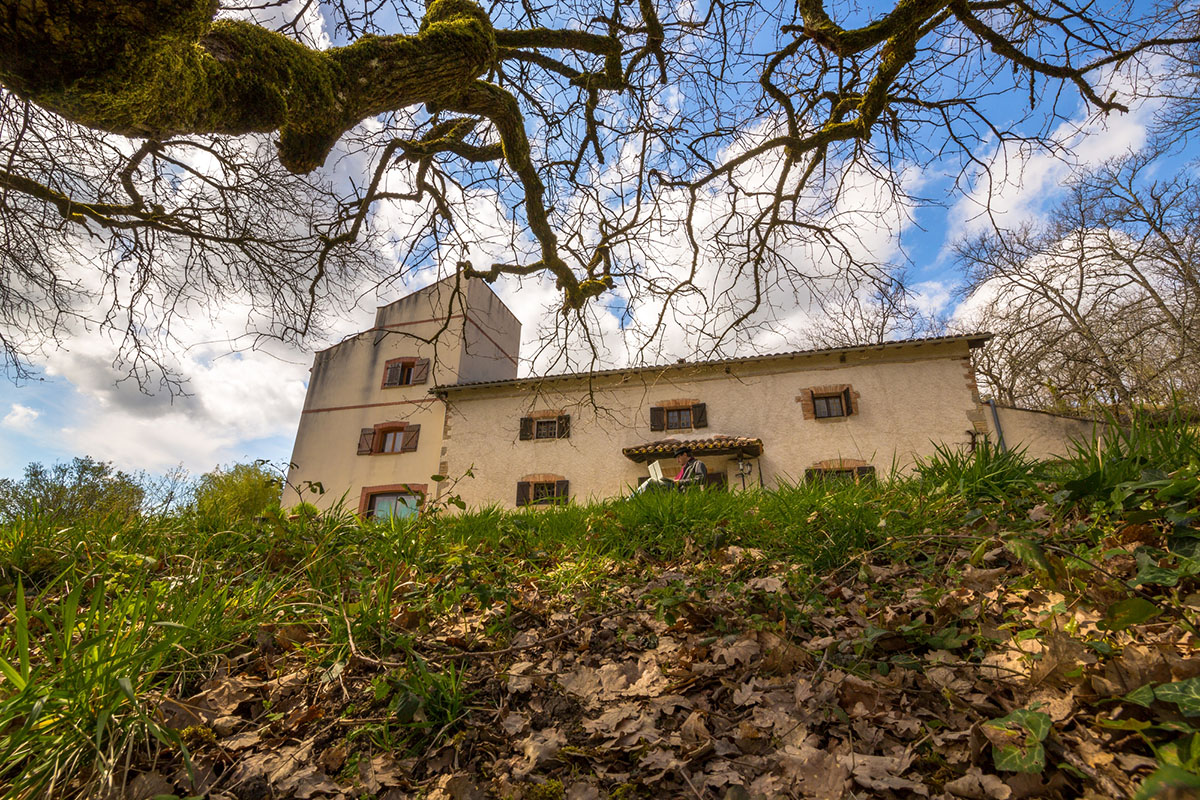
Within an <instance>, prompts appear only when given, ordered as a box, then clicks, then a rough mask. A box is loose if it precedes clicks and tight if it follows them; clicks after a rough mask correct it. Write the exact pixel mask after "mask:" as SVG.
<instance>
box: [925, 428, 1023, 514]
mask: <svg viewBox="0 0 1200 800" xmlns="http://www.w3.org/2000/svg"><path fill="white" fill-rule="evenodd" d="M934 449H935V453H934V455H932V456H930V457H929V458H918V459H917V463H916V471H917V474H918V475H919V476H920V478H921V480H922V481H923V482H924V483H925V484H926V485H927V486H929V487H931V488H933V489H934V490H935V491H940V492H945V493H949V494H955V495H960V496H962V497H963V498H964V499H966V500H967V501H968V502H974V501H977V500H985V499H987V500H996V499H999V498H1002V497H1004V496H1006V495H1009V494H1011V493H1012V492H1013V491H1014V490H1015V489H1019V488H1021V487H1030V486H1033V485H1034V483H1035V482H1036V481H1037V479H1038V474H1037V462H1035V461H1034V460H1033V459H1032V458H1030V457H1029V456H1028V454H1026V452H1025V450H1024V449H1023V448H1018V449H1015V450H1010V449H1005V448H1002V447H1000V446H999V445H998V444H995V443H994V442H992V441H991V439H988V438H986V437H985V438H984V439H982V440H981V441H980V442H979V443H978V444H977V445H976V446H975V447H974V448H973V449H971V450H963V449H959V448H956V447H951V446H948V445H944V444H938V445H936V446H935V448H934Z"/></svg>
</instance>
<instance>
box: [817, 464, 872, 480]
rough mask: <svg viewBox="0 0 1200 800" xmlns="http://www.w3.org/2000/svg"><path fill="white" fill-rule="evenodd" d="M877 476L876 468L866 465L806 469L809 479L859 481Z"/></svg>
mask: <svg viewBox="0 0 1200 800" xmlns="http://www.w3.org/2000/svg"><path fill="white" fill-rule="evenodd" d="M874 477H875V468H874V467H871V466H865V467H830V468H823V469H822V468H812V469H806V470H804V479H805V480H807V481H858V480H871V479H873V478H874Z"/></svg>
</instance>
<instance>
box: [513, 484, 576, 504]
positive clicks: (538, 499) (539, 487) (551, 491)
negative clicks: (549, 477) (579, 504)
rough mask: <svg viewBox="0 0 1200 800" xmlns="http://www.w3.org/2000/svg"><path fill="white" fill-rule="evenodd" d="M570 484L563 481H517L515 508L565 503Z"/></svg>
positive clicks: (568, 494)
mask: <svg viewBox="0 0 1200 800" xmlns="http://www.w3.org/2000/svg"><path fill="white" fill-rule="evenodd" d="M570 488H571V484H570V482H568V481H565V480H556V481H518V482H517V506H518V507H520V506H528V505H537V506H548V505H556V504H558V503H565V502H567V498H568V497H570V494H571V491H570Z"/></svg>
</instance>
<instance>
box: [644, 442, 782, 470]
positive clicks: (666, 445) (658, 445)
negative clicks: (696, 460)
mask: <svg viewBox="0 0 1200 800" xmlns="http://www.w3.org/2000/svg"><path fill="white" fill-rule="evenodd" d="M684 445H686V446H687V447H689V448H691V450H692V454H693V455H695V456H697V457H700V456H738V457H739V458H757V457H758V456H761V455H762V451H763V443H762V439H750V438H747V437H745V436H711V437H709V438H707V439H662V440H660V441H657V442H646V443H645V444H637V445H634V446H633V447H625V448H622V450H621V452H622V453H624V454H625V457H626V458H628V459H629V460H630V461H635V462H637V463H639V464H644V463H646V462H648V461H658V460H659V459H662V458H666V457H669V456H671V455H673V454H674V453H675V449H676V448H678V447H681V446H684Z"/></svg>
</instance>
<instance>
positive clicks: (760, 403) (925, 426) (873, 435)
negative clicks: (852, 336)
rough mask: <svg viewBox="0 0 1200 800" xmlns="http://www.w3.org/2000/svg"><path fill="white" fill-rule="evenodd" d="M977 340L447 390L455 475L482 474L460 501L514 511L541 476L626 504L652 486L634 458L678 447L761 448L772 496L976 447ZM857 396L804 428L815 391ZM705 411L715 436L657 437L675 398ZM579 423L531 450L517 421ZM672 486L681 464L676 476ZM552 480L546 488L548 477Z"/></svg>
mask: <svg viewBox="0 0 1200 800" xmlns="http://www.w3.org/2000/svg"><path fill="white" fill-rule="evenodd" d="M967 355H968V346H967V343H966V342H965V341H956V342H950V343H940V344H935V345H927V346H921V347H909V348H897V349H871V350H864V351H851V352H847V353H823V354H803V355H797V356H793V357H789V358H782V359H772V360H770V361H764V362H757V363H755V362H748V363H735V364H730V365H717V366H688V367H684V368H672V369H668V370H665V371H663V372H640V373H639V372H631V373H627V374H625V375H624V376H621V375H617V376H604V377H599V378H595V379H592V380H591V381H589V379H588V378H587V377H586V376H581V377H578V378H571V379H566V380H563V379H556V380H547V381H543V382H540V383H538V382H536V381H530V382H521V383H520V384H517V385H513V384H508V385H504V386H500V387H494V388H482V389H454V388H450V389H449V390H448V392H447V397H448V400H447V402H448V410H447V418H446V441H445V447H446V452H447V455H446V459H445V460H446V462H447V465H448V468H449V472H450V474H451V475H454V476H457V475H459V474H462V473H463V472H465V470H466V469H467V468H468V467H471V468H472V470H473V472H474V475H475V477H474V479H468V480H465V481H463V482H462V483H460V484H459V485H458V487H457V489H456V491H458V493H459V494H460V496H462V498H463V499H464V500H466V501H467V503H468V504H470V505H486V504H489V503H492V502H498V503H500V504H501V505H504V506H512V505H514V503H515V500H516V483H517V481H519V480H522V479H523V478H527V476H531V475H541V476H546V475H556V476H562V477H563V478H566V479H567V480H569V481H570V494H571V496H572V497H573V498H576V499H580V500H583V499H587V498H602V497H609V496H613V495H618V494H621V493H622V492H623V491H625V490H626V489H627V488H628V487H629V486H630V485H631V484H633V483H635V482H636V480H637V479H638V478H639V477H641V476H644V475H646V474H647V466H646V465H645V464H635V463H634V462H632V461H630V460H629V459H627V458H626V457H625V456H623V455H622V453H621V449H622V448H623V447H628V446H633V445H636V444H641V443H645V442H649V441H655V440H660V439H666V438H678V439H686V438H697V439H698V438H707V437H711V436H713V435H716V434H726V435H729V436H747V437H752V438H760V439H762V440H763V444H764V452H763V455H762V457H761V458H759V459H756V460H755V464H754V472H753V474H752V475H751V476H750V478H749V479H748V480H753V481H754V482H758V481H759V480H761V481H762V482H763V483H764V484H765V485H767V486H774V485H777V484H778V483H780V482H783V481H791V480H800V479H802V478H803V477H804V471H805V469H807V468H809V467H812V466H814V465H817V464H819V463H821V462H825V463H828V462H830V461H834V460H837V459H847V460H853V461H854V462H855V463H865V464H869V465H873V466H875V467H876V469H877V470H878V471H879V473H881V474H883V473H886V472H888V471H889V470H890V469H891V467H892V465H893V462H895V463H896V465H897V466H899V467H900V468H906V467H908V466H909V465H911V463H912V461H913V458H914V456H917V455H929V454H931V453H932V452H933V444H932V442H933V441H939V442H947V443H952V444H956V443H962V444H965V443H966V442H968V441H969V438H970V437H969V435H968V434H967V431H968V430H973V429H978V428H979V425H980V422H981V418H980V409H979V406H978V404H977V403H976V398H975V395H974V387H973V380H971V379H970V375H971V371H970V368H969V361H968V360H967ZM840 384H849V385H850V386H851V387H852V389H853V391H854V392H855V393H856V394H857V395H858V398H857V413H855V414H853V415H851V416H849V417H845V418H835V419H805V418H804V413H803V409H802V404H801V403H800V402H799V400H798V398H800V397H802V393H803V390H805V389H809V388H813V387H821V386H829V385H840ZM685 399H686V400H692V401H698V402H704V403H705V404H706V405H707V412H708V427H707V428H703V429H696V430H692V431H685V432H676V431H665V432H652V431H651V430H650V423H649V408H650V407H651V406H653V405H659V404H662V403H663V402H665V401H672V400H685ZM539 411H560V412H563V413H569V414H570V415H571V418H572V419H571V435H570V438H567V439H549V440H533V441H521V440H520V439H519V438H518V435H519V429H518V425H519V420H520V418H521V417H522V416H526V415H529V414H530V413H531V412H539ZM704 460H705V462H706V464H707V465H708V467H709V471H710V472H726V471H728V480H729V484H730V485H731V486H732V487H735V488H736V487H740V486H741V478H740V477H738V476H736V475H735V474H733V468H734V465H733V464H732V462H731V459H730V458H728V457H724V456H721V457H713V458H705V459H704ZM664 473H666V474H669V475H673V474H674V473H675V468H674V466H673V463H669V464H664ZM542 479H544V478H542Z"/></svg>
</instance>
